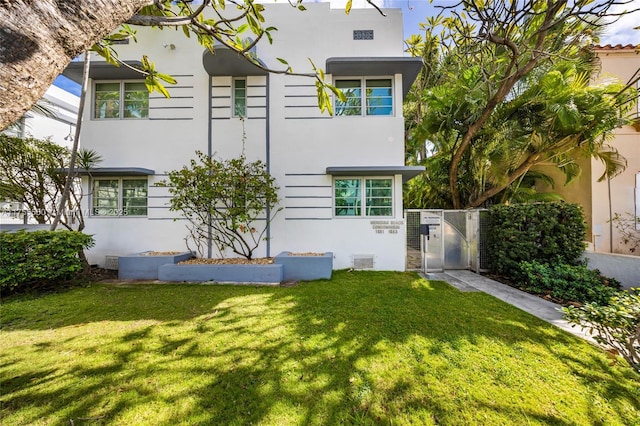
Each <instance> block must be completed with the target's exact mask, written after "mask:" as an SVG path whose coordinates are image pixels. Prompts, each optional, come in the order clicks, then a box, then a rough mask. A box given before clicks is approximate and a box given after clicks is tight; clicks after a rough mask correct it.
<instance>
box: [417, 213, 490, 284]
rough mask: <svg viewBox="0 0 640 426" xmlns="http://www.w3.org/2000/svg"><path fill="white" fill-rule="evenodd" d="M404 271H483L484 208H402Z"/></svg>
mask: <svg viewBox="0 0 640 426" xmlns="http://www.w3.org/2000/svg"><path fill="white" fill-rule="evenodd" d="M405 218H406V223H407V244H406V259H407V265H406V268H407V270H421V271H425V272H437V271H443V270H446V269H471V270H473V271H475V272H480V271H485V270H487V256H486V249H485V247H486V238H484V236H485V235H486V225H487V212H486V210H406V211H405Z"/></svg>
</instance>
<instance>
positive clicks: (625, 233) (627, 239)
mask: <svg viewBox="0 0 640 426" xmlns="http://www.w3.org/2000/svg"><path fill="white" fill-rule="evenodd" d="M611 222H613V224H614V225H615V227H616V229H617V230H618V232H619V233H620V236H621V238H622V242H623V243H624V244H625V245H626V246H628V247H629V251H630V252H631V253H633V254H640V228H638V225H639V224H640V217H636V216H634V215H632V214H631V213H625V214H620V213H616V214H614V215H613V218H612V219H611Z"/></svg>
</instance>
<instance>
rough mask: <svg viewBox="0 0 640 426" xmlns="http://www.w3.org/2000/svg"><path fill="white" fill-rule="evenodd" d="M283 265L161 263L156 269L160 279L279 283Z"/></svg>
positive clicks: (281, 277)
mask: <svg viewBox="0 0 640 426" xmlns="http://www.w3.org/2000/svg"><path fill="white" fill-rule="evenodd" d="M283 269H284V268H283V266H282V265H276V264H269V265H172V264H167V265H162V266H160V268H159V269H158V279H159V280H160V281H178V282H183V281H186V282H205V281H216V282H230V283H247V284H251V283H261V284H279V283H281V282H282V280H283Z"/></svg>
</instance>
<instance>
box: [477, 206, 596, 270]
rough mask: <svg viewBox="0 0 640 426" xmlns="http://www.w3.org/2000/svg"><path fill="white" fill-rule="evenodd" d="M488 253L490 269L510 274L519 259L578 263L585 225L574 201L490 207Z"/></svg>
mask: <svg viewBox="0 0 640 426" xmlns="http://www.w3.org/2000/svg"><path fill="white" fill-rule="evenodd" d="M488 228H489V229H488V232H487V235H488V241H487V247H488V253H489V263H490V268H491V271H492V272H495V273H497V274H501V275H507V276H510V272H511V271H513V270H516V269H517V268H518V264H519V263H520V262H522V261H538V262H540V263H547V264H560V263H562V264H569V265H577V264H578V263H579V258H580V255H581V254H582V252H583V251H584V248H585V244H584V239H585V233H586V224H585V221H584V215H583V212H582V208H581V207H580V206H579V205H577V204H567V203H541V204H521V205H510V206H502V205H500V206H493V207H492V208H491V209H490V210H489V226H488Z"/></svg>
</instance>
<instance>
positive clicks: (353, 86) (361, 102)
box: [335, 78, 393, 116]
mask: <svg viewBox="0 0 640 426" xmlns="http://www.w3.org/2000/svg"><path fill="white" fill-rule="evenodd" d="M335 86H336V88H338V89H340V90H341V91H342V93H344V95H345V97H346V100H345V101H344V102H343V101H341V100H340V99H337V98H336V107H335V112H336V115H356V116H358V115H393V86H392V83H391V79H390V78H371V79H369V78H366V79H345V80H336V81H335ZM363 106H364V107H363Z"/></svg>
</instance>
